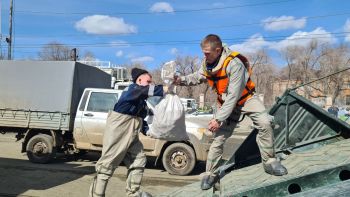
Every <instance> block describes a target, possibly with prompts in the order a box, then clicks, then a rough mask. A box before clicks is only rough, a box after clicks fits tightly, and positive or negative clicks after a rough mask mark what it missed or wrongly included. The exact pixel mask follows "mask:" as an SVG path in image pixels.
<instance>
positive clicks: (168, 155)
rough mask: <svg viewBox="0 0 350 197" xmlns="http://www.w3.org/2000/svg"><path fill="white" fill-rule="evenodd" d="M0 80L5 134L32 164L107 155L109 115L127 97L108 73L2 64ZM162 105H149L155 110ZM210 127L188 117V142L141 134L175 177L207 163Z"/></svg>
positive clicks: (74, 66)
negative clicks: (16, 142) (64, 156)
mask: <svg viewBox="0 0 350 197" xmlns="http://www.w3.org/2000/svg"><path fill="white" fill-rule="evenodd" d="M0 75H1V76H0V90H1V91H0V132H9V131H12V132H17V133H18V134H17V139H18V140H20V139H23V140H22V152H26V153H27V156H28V158H29V160H30V161H31V162H34V163H48V162H50V160H52V159H54V158H55V157H56V153H57V152H64V153H67V154H75V153H84V152H87V151H101V150H102V138H103V131H104V128H105V122H106V119H107V114H108V111H109V110H112V109H113V106H114V104H115V103H116V102H117V100H118V98H119V97H120V95H121V93H122V91H121V90H115V89H108V88H109V87H110V76H109V75H108V74H106V73H104V72H103V71H101V70H99V69H97V68H95V67H92V66H88V65H84V64H81V63H78V62H69V61H66V62H50V61H0ZM158 101H159V100H157V99H153V100H152V99H150V100H149V101H148V105H149V107H150V111H151V110H152V108H153V107H154V105H155V104H156V103H157V102H158ZM150 114H151V113H150ZM149 120H151V118H150V119H149ZM207 122H208V117H204V118H202V119H201V118H198V117H195V116H191V115H188V117H187V118H186V126H187V132H188V134H189V137H190V140H189V141H181V142H169V141H163V140H156V139H152V138H150V137H147V136H144V135H142V134H140V139H141V141H142V143H143V145H144V149H145V152H146V155H147V156H154V157H156V158H157V160H156V161H158V160H160V159H161V161H162V163H163V166H164V168H165V169H166V170H167V171H168V172H169V173H170V174H177V175H187V174H189V173H190V172H191V171H192V170H193V168H194V166H195V164H196V162H197V161H205V160H206V157H207V151H208V149H209V145H210V140H211V138H210V137H207V136H206V135H204V133H205V131H206V129H205V128H206V125H207ZM150 123H151V122H150Z"/></svg>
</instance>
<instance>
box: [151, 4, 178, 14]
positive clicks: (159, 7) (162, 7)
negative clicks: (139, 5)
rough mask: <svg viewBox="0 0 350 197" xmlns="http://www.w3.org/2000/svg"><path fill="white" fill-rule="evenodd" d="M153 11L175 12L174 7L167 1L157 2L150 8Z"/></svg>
mask: <svg viewBox="0 0 350 197" xmlns="http://www.w3.org/2000/svg"><path fill="white" fill-rule="evenodd" d="M149 10H150V11H151V12H155V13H159V12H168V13H170V12H174V8H173V7H172V6H171V5H170V4H169V3H167V2H157V3H155V4H153V5H152V6H151V8H150V9H149Z"/></svg>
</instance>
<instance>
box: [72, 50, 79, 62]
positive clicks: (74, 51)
mask: <svg viewBox="0 0 350 197" xmlns="http://www.w3.org/2000/svg"><path fill="white" fill-rule="evenodd" d="M77 57H78V56H77V48H73V49H72V50H71V51H70V59H71V60H72V61H77Z"/></svg>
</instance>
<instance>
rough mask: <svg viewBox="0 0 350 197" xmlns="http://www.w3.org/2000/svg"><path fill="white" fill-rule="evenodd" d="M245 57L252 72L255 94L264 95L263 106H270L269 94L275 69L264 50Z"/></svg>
mask: <svg viewBox="0 0 350 197" xmlns="http://www.w3.org/2000/svg"><path fill="white" fill-rule="evenodd" d="M247 57H248V59H249V62H250V66H251V67H252V70H253V74H252V80H253V81H254V83H255V85H256V87H255V89H256V92H257V93H258V94H264V103H265V104H268V105H270V104H272V102H273V95H272V94H269V93H270V92H272V87H273V83H274V78H275V72H276V67H275V66H274V65H273V64H272V61H271V59H270V57H269V56H268V54H267V52H266V51H265V50H260V51H258V52H256V53H251V54H247Z"/></svg>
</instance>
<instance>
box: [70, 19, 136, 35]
mask: <svg viewBox="0 0 350 197" xmlns="http://www.w3.org/2000/svg"><path fill="white" fill-rule="evenodd" d="M75 28H76V29H78V30H80V31H85V32H86V33H89V34H130V33H136V32H137V27H136V26H134V25H130V24H127V23H125V22H124V19H123V18H117V17H110V16H106V15H92V16H87V17H84V18H83V19H81V20H80V21H78V22H76V23H75Z"/></svg>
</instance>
